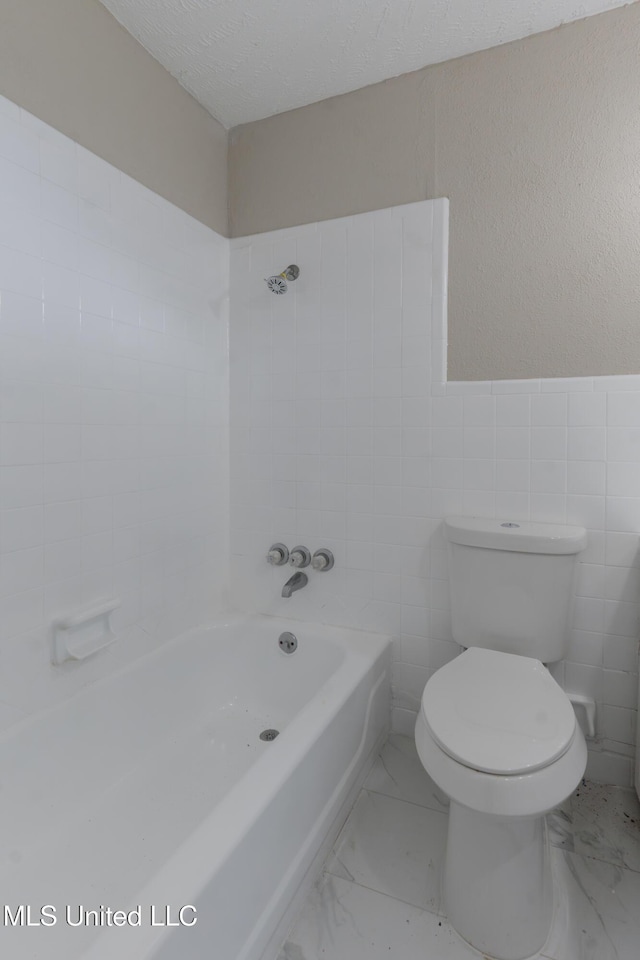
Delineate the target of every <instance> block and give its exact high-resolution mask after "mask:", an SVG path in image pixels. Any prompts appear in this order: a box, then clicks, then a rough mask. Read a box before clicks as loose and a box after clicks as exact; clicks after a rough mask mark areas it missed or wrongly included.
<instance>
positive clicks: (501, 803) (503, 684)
mask: <svg viewBox="0 0 640 960" xmlns="http://www.w3.org/2000/svg"><path fill="white" fill-rule="evenodd" d="M443 532H444V537H445V540H446V541H447V556H448V566H449V575H450V584H451V628H452V635H453V639H454V640H455V641H456V642H457V643H459V644H460V646H462V647H464V648H466V649H465V651H464V653H461V654H460V655H459V656H458V657H456V658H455V659H454V660H452V661H451V662H450V663H447V664H446V665H445V666H444V667H442V668H441V669H440V670H438V671H437V672H436V673H435V674H434V675H433V676H432V677H431V679H430V680H429V682H428V683H427V685H426V687H425V690H424V693H423V696H422V702H421V709H420V712H419V714H418V718H417V721H416V729H415V738H416V746H417V749H418V754H419V756H420V759H421V761H422V764H423V766H424V767H425V769H426V771H427V773H429V774H430V776H431V777H432V779H433V780H434V781H435V782H436V784H437V785H438V786H439V787H440V789H441V790H443V791H444V793H446V794H447V795H448V796H449V798H450V801H451V802H450V813H449V826H448V833H447V849H446V855H445V862H444V871H443V878H442V882H443V891H442V892H443V904H444V908H445V912H446V914H447V916H448V918H449V920H450V922H451V923H452V925H453V926H454V927H455V929H456V930H457V931H458V933H459V934H460V935H461V936H462V937H464V938H465V939H466V940H467V941H468V942H469V943H470V944H471V945H472V946H473V947H475V948H476V949H477V950H479V951H481V952H482V953H484V954H485V956H487V957H495V958H497V960H524V958H527V957H531V956H532V955H533V954H535V953H537V952H538V951H539V950H540V949H541V948H542V947H543V946H544V943H545V941H546V939H547V937H548V935H549V932H550V929H551V923H552V918H553V883H552V876H551V867H550V855H549V844H548V838H547V832H546V824H545V814H546V813H547V812H548V811H549V810H552V809H553V808H554V807H556V806H557V805H558V804H560V803H562V802H563V801H564V800H565V799H566V798H567V797H568V796H569V795H570V794H571V793H572V791H573V790H574V789H575V788H576V786H577V785H578V783H579V782H580V778H581V777H582V775H583V773H584V770H585V766H586V760H587V749H586V743H585V740H584V735H583V733H582V730H581V728H580V727H579V725H578V724H577V722H576V717H575V713H574V711H573V707H572V705H571V703H570V702H569V699H568V697H567V695H566V694H565V693H564V691H563V690H562V689H561V688H560V686H559V685H558V684H557V683H556V681H555V680H554V679H553V677H552V676H551V674H550V673H549V671H548V670H547V668H546V666H545V664H546V663H553V662H555V661H558V660H562V659H563V658H564V657H565V656H566V651H567V644H568V637H569V626H570V620H571V606H572V599H573V593H574V584H575V576H576V571H577V556H578V554H580V552H581V551H582V550H583V549H584V547H585V545H586V531H585V530H584V529H583V528H582V527H575V526H568V525H558V524H539V523H531V522H517V521H513V520H505V521H500V520H492V519H486V518H481V517H449V518H447V519H446V520H445V521H444V524H443Z"/></svg>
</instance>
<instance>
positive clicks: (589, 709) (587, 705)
mask: <svg viewBox="0 0 640 960" xmlns="http://www.w3.org/2000/svg"><path fill="white" fill-rule="evenodd" d="M567 696H568V698H569V700H570V702H571V706H572V707H573V709H574V710H575V712H576V716H577V718H578V722H579V723H580V726H581V727H582V729H583V731H584V734H585V736H586V737H590V738H591V740H593V739H594V738H595V735H596V702H595V700H594V699H593V697H585V696H584V694H582V693H567ZM581 721H582V722H581Z"/></svg>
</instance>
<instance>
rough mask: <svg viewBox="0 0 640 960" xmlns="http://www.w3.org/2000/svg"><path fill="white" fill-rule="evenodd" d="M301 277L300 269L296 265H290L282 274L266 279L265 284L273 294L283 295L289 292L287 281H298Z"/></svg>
mask: <svg viewBox="0 0 640 960" xmlns="http://www.w3.org/2000/svg"><path fill="white" fill-rule="evenodd" d="M299 276H300V267H298V266H296V264H295V263H290V264H289V266H288V267H287V268H286V270H283V271H282V273H278V274H275V275H274V276H273V277H265V281H264V282H265V283H266V285H267V286H268V287H269V290H271V292H272V293H279V294H283V293H286V292H287V290H288V284H287V280H289V281H290V282H291V281H292V280H297V279H298V277H299Z"/></svg>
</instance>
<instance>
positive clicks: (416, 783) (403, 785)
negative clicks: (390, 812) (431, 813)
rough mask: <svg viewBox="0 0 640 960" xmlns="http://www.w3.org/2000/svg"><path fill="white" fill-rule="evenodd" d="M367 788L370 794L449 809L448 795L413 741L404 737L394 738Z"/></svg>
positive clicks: (389, 742) (444, 809) (372, 771)
mask: <svg viewBox="0 0 640 960" xmlns="http://www.w3.org/2000/svg"><path fill="white" fill-rule="evenodd" d="M364 786H365V789H367V790H373V791H374V792H376V793H384V794H386V796H388V797H398V798H399V799H400V800H408V801H409V802H410V803H418V804H420V805H421V806H423V807H430V808H431V809H432V810H440V811H442V812H444V813H446V811H447V810H448V808H449V801H448V799H447V797H446V795H445V794H444V793H443V792H442V791H441V790H440V789H439V788H438V787H437V786H436V785H435V783H434V782H433V780H432V779H431V777H430V776H429V774H428V773H427V771H426V770H425V769H424V767H423V766H422V763H421V762H420V758H419V756H418V751H417V750H416V745H415V743H414V741H413V738H410V737H403V736H401V735H400V734H396V733H393V734H391V736H390V737H389V740H388V741H387V743H386V744H385V746H384V747H383V749H382V752H381V754H380V756H379V757H378V758H377V760H376V762H375V763H374V765H373V767H372V769H371V773H370V774H369V776H368V777H367V779H366V781H365V784H364Z"/></svg>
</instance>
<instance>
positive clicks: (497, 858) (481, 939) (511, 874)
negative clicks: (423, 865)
mask: <svg viewBox="0 0 640 960" xmlns="http://www.w3.org/2000/svg"><path fill="white" fill-rule="evenodd" d="M443 899H444V907H445V912H446V915H447V917H448V919H449V921H450V922H451V924H452V925H453V927H454V928H455V929H456V930H457V931H458V933H459V934H460V935H461V936H462V937H464V939H465V940H467V941H468V942H469V943H470V944H471V946H473V947H475V948H476V950H479V951H480V952H481V953H484V954H486V955H488V956H489V957H495V958H497V960H524V958H526V957H531V956H532V955H533V954H535V953H537V952H538V950H540V949H541V948H542V947H543V946H544V943H545V941H546V939H547V937H548V935H549V931H550V929H551V923H552V919H553V886H552V878H551V862H550V855H549V844H548V840H547V832H546V825H545V818H544V816H538V817H501V816H495V815H492V814H486V813H479V812H478V811H475V810H470V809H469V808H468V807H464V806H462V805H461V804H459V803H457V802H456V801H454V800H452V801H451V806H450V811H449V829H448V834H447V852H446V858H445V866H444V877H443Z"/></svg>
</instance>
